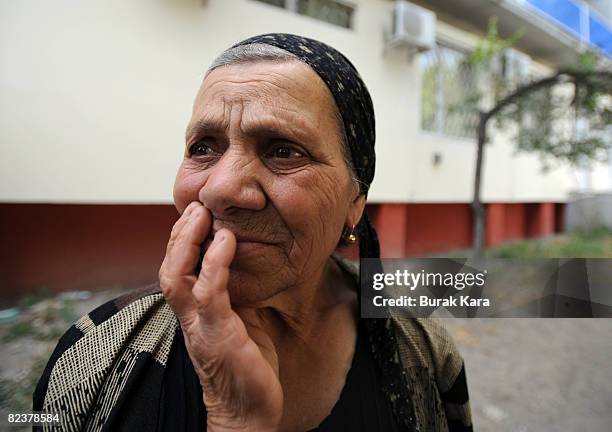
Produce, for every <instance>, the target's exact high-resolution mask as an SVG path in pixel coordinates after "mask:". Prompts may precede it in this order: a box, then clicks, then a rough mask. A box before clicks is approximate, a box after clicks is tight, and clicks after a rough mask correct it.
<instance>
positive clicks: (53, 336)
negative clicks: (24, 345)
mask: <svg viewBox="0 0 612 432" xmlns="http://www.w3.org/2000/svg"><path fill="white" fill-rule="evenodd" d="M19 304H23V303H22V302H20V303H19ZM37 304H38V303H32V304H30V306H27V307H20V310H22V311H23V312H24V313H22V314H20V316H19V318H18V319H17V321H15V322H14V323H12V324H10V325H8V326H7V328H6V330H5V331H4V332H3V333H4V334H3V335H2V342H5V343H6V342H10V341H12V340H15V339H20V338H24V337H32V338H34V339H37V340H57V339H58V338H59V337H60V336H61V335H63V334H64V332H65V331H66V329H67V328H68V327H69V326H70V325H71V324H72V323H74V321H76V320H77V319H78V318H79V317H78V314H77V312H76V310H75V307H74V302H73V301H71V300H62V301H46V302H45V304H44V307H43V308H40V309H39V310H37V311H36V312H35V314H34V317H33V316H31V314H29V313H28V309H31V308H32V307H33V306H35V305H37Z"/></svg>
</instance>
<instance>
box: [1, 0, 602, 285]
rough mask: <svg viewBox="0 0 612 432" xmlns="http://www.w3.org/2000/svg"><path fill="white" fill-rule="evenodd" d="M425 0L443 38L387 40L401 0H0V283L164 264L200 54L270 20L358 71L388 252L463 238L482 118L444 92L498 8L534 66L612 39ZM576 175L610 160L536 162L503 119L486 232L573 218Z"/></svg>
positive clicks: (509, 6) (490, 239)
mask: <svg viewBox="0 0 612 432" xmlns="http://www.w3.org/2000/svg"><path fill="white" fill-rule="evenodd" d="M415 3H418V6H420V7H424V8H426V9H428V10H429V11H432V12H433V13H435V27H434V30H435V34H434V39H435V40H434V42H433V44H432V45H431V46H430V47H429V48H427V49H424V48H420V50H421V51H420V52H414V51H413V50H410V49H406V47H405V46H403V47H394V46H392V44H390V43H389V36H390V35H392V34H393V31H394V30H393V24H392V23H393V21H392V20H393V13H394V10H395V8H396V2H393V1H387V0H351V1H344V0H341V1H340V0H339V1H332V0H318V1H315V0H310V1H307V0H269V1H268V0H266V1H262V0H207V1H203V0H176V1H154V2H152V1H148V0H147V1H145V0H133V1H129V2H125V1H119V0H109V1H105V2H87V3H83V2H74V1H69V0H58V1H54V2H43V1H38V2H20V1H17V0H13V1H7V2H3V3H2V6H0V10H1V13H0V36H1V37H0V54H1V55H2V63H3V67H2V68H0V91H1V93H2V97H1V98H0V113H1V115H0V137H1V139H2V144H1V147H0V170H1V172H2V181H1V182H0V231H1V233H2V236H1V237H2V239H3V242H4V243H5V245H8V247H5V248H4V249H3V250H2V252H1V253H0V254H1V256H0V258H1V261H0V262H2V263H3V264H2V265H3V268H2V269H1V274H0V290H2V291H3V292H22V291H24V290H33V289H36V288H39V287H43V286H44V287H47V288H48V289H50V290H60V289H92V288H97V287H104V286H110V285H117V284H128V285H130V284H131V285H133V284H141V283H146V282H149V281H152V280H154V279H155V278H156V277H157V269H158V268H159V265H160V264H161V261H162V259H163V255H164V251H165V245H166V241H167V238H168V236H169V232H170V228H171V226H172V224H173V222H174V220H176V218H177V217H178V214H177V212H176V210H175V209H174V207H173V205H172V185H173V181H174V175H175V173H176V170H177V168H178V166H179V164H180V162H181V159H182V157H183V151H184V136H183V135H184V131H185V127H186V124H187V121H188V119H189V117H190V111H191V104H192V101H193V98H194V95H195V92H196V90H197V88H198V87H199V84H200V82H201V80H202V76H203V72H204V71H205V70H206V68H207V67H208V65H209V63H210V62H211V61H212V59H213V58H214V57H215V56H216V55H217V54H219V53H220V52H221V51H223V50H224V49H225V48H227V47H229V46H230V45H232V44H233V43H235V42H237V41H239V40H242V39H244V38H246V37H249V36H252V35H255V34H260V33H268V32H290V33H297V34H302V35H305V36H309V37H313V38H315V39H319V40H321V41H324V42H328V43H329V44H331V45H333V46H334V47H336V48H338V49H339V50H340V51H342V52H343V53H344V54H346V55H347V57H349V58H350V59H351V61H352V62H353V63H354V64H355V65H356V67H357V69H358V70H359V71H360V73H361V74H362V77H363V79H364V81H365V82H366V84H367V86H368V88H369V90H370V92H371V94H372V98H373V101H374V107H375V112H376V123H377V143H376V148H377V174H376V178H375V180H374V183H373V186H372V189H371V192H370V196H369V203H370V204H369V205H368V212H370V214H371V216H372V218H373V220H374V221H375V225H376V226H377V229H378V232H379V234H380V239H381V244H382V253H383V256H385V257H400V256H420V255H427V254H432V253H441V252H444V251H447V250H451V249H461V248H466V247H469V246H470V243H471V233H472V215H471V210H470V205H469V203H470V201H471V197H472V190H473V171H474V163H475V139H474V127H473V126H474V125H473V119H470V118H468V116H462V114H461V112H459V113H457V112H456V110H455V111H454V110H453V109H451V108H452V107H451V102H452V101H456V100H458V99H460V97H461V96H462V94H463V93H462V88H463V86H465V83H466V82H470V81H469V80H470V77H469V76H465V74H463V72H462V71H461V70H460V68H459V66H458V65H459V64H460V61H461V59H462V58H464V57H465V56H466V55H467V53H469V52H470V50H471V49H473V48H474V47H475V46H476V44H477V43H478V41H479V39H480V38H482V37H483V35H484V34H485V32H486V29H487V23H488V20H489V18H490V17H491V16H497V17H498V19H499V28H500V31H501V32H502V33H505V34H511V33H512V32H513V31H514V30H516V29H519V28H522V29H524V30H525V36H524V37H523V38H522V39H521V40H520V41H519V43H518V45H517V46H516V48H517V50H516V52H517V55H518V57H517V58H519V57H520V59H522V61H523V63H525V61H528V65H527V66H525V67H528V69H529V70H531V71H536V72H538V73H540V74H545V73H547V72H549V71H551V70H554V69H555V68H556V67H558V66H559V65H561V64H564V63H568V62H571V61H572V59H574V58H575V56H576V54H577V53H578V52H579V51H580V50H581V49H583V48H584V46H585V44H587V45H593V46H595V47H598V49H600V50H601V51H602V52H603V53H604V55H605V53H606V52H608V53H609V51H606V49H608V48H606V47H607V46H609V45H605V43H609V41H608V40H606V39H605V38H604V42H605V43H603V44H599V45H598V44H597V43H599V42H597V41H592V40H590V39H587V40H585V38H584V35H582V36H581V35H576V34H573V33H572V30H571V29H568V28H565V27H563V23H559V22H557V21H555V18H554V17H550V16H547V15H546V11H543V9H544V8H543V7H540V8H539V9H538V4H536V3H538V2H535V1H510V0H507V1H501V2H500V1H493V0H463V1H456V2H448V1H446V0H432V1H416V2H415ZM604 6H605V5H604ZM604 10H605V8H604ZM597 14H598V13H597ZM602 16H603V14H598V15H597V19H598V20H599V21H597V23H599V22H603V23H604V30H606V29H607V31H608V32H609V22H607V21H606V20H605V19H603V18H602ZM593 34H596V35H599V34H600V33H597V32H594V33H593ZM608 34H609V33H608ZM598 37H599V36H598ZM596 42H597V43H596ZM521 54H522V57H521ZM523 63H522V64H523ZM521 70H522V69H521ZM580 175H582V176H583V177H584V176H585V175H586V176H587V177H588V178H589V187H591V188H593V189H608V188H610V169H609V167H608V166H599V167H595V168H593V169H589V170H588V172H586V174H585V173H584V172H583V173H577V172H576V171H575V170H574V169H572V168H571V167H569V166H556V167H554V168H553V169H551V170H549V171H548V172H546V173H543V172H542V170H541V164H540V162H539V160H538V159H537V158H536V157H535V156H532V155H525V154H515V152H514V147H513V143H512V137H511V136H510V134H508V133H503V132H499V131H498V132H496V133H495V134H493V139H492V141H491V144H490V145H488V146H487V150H486V163H485V166H484V181H483V200H484V202H485V203H486V204H487V244H489V245H494V244H497V243H499V242H502V241H505V240H509V239H517V238H525V237H534V236H541V235H548V234H551V233H554V232H557V231H560V230H562V227H563V208H564V203H565V202H566V201H567V199H568V194H569V193H570V192H571V191H573V190H576V189H577V188H579V187H580V181H579V180H580ZM583 183H584V182H583Z"/></svg>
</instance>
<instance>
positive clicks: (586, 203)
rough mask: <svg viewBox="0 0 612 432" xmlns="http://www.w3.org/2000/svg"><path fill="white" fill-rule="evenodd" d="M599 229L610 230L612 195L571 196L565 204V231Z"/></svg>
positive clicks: (589, 194)
mask: <svg viewBox="0 0 612 432" xmlns="http://www.w3.org/2000/svg"><path fill="white" fill-rule="evenodd" d="M600 227H606V228H608V229H611V230H612V193H598V194H594V193H581V194H574V195H572V198H571V200H570V201H569V202H568V203H567V216H566V229H567V230H568V231H575V230H592V229H595V228H600Z"/></svg>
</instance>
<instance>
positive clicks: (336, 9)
mask: <svg viewBox="0 0 612 432" xmlns="http://www.w3.org/2000/svg"><path fill="white" fill-rule="evenodd" d="M257 1H260V2H262V3H268V4H271V5H274V6H278V7H281V8H284V9H288V10H291V11H293V12H296V13H299V14H300V15H306V16H309V17H311V18H315V19H318V20H320V21H325V22H328V23H330V24H334V25H337V26H340V27H344V28H349V29H350V28H352V27H353V13H354V12H355V7H354V6H352V5H350V4H348V3H344V2H341V1H336V0H257Z"/></svg>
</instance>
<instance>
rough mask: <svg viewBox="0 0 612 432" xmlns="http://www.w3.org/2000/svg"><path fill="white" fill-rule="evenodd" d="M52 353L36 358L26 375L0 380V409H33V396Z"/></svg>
mask: <svg viewBox="0 0 612 432" xmlns="http://www.w3.org/2000/svg"><path fill="white" fill-rule="evenodd" d="M50 354H51V353H48V354H47V353H45V354H44V355H41V356H40V357H38V358H36V359H35V360H34V362H33V364H32V367H31V368H30V369H29V370H28V371H27V373H26V374H24V375H23V376H20V377H16V378H13V379H0V407H2V408H6V409H10V411H11V412H24V411H30V410H31V409H32V394H33V393H34V389H35V388H36V384H38V380H39V379H40V376H41V375H42V373H43V370H44V368H45V366H46V365H47V361H48V360H49V356H50Z"/></svg>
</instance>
